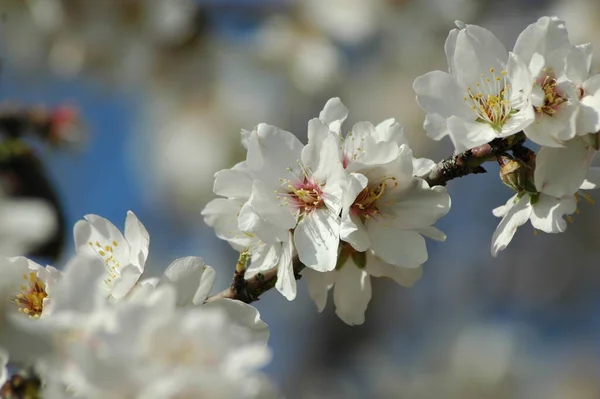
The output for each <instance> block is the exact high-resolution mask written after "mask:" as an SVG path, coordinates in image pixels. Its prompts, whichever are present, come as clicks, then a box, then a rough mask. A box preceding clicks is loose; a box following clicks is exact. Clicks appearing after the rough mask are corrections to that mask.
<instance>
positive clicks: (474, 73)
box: [413, 22, 535, 152]
mask: <svg viewBox="0 0 600 399" xmlns="http://www.w3.org/2000/svg"><path fill="white" fill-rule="evenodd" d="M457 26H459V29H454V30H452V31H450V34H449V35H448V38H447V39H446V45H445V50H446V56H447V59H448V70H449V73H448V72H443V71H433V72H429V73H427V74H425V75H423V76H420V77H418V78H417V79H416V80H415V82H414V84H413V89H414V90H415V92H416V94H417V102H418V103H419V106H420V107H421V108H422V109H423V110H424V111H425V112H426V113H427V116H426V118H425V124H424V127H425V130H426V131H427V133H428V135H429V136H430V137H431V138H433V139H434V140H440V139H442V138H443V137H445V136H450V138H451V139H452V142H453V144H454V147H455V148H456V151H458V152H462V151H465V150H468V149H471V148H473V147H476V146H479V145H482V144H485V143H488V142H490V141H492V140H493V139H495V138H500V137H508V136H511V135H513V134H515V133H517V132H519V131H521V130H523V129H524V128H526V127H527V126H529V125H530V124H531V123H532V122H533V121H534V118H535V115H534V110H533V108H532V107H531V103H530V97H531V90H532V88H531V75H530V72H529V69H528V68H527V65H526V64H525V63H524V62H523V60H522V59H521V58H520V57H519V56H518V55H517V54H514V53H509V52H507V51H506V48H505V47H504V45H503V44H502V43H501V42H500V41H499V40H498V39H497V38H496V37H495V36H494V35H493V34H492V33H491V32H490V31H488V30H486V29H484V28H481V27H479V26H476V25H465V24H463V23H461V22H457Z"/></svg>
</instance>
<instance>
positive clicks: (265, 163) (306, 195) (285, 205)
mask: <svg viewBox="0 0 600 399" xmlns="http://www.w3.org/2000/svg"><path fill="white" fill-rule="evenodd" d="M317 129H327V127H326V126H325V125H324V124H323V122H322V121H320V120H318V119H313V120H311V121H310V122H309V138H310V137H311V136H312V135H313V132H314V131H315V130H317ZM246 166H247V168H248V171H249V173H250V175H251V176H252V178H253V179H254V182H253V186H252V194H251V196H250V198H249V199H248V201H247V202H246V203H245V204H244V206H243V207H242V210H241V211H240V215H239V219H238V222H239V227H240V230H242V231H244V232H246V233H250V234H256V235H257V236H258V237H259V238H260V239H261V240H262V241H264V242H267V243H271V242H274V241H275V242H281V243H283V247H284V248H283V250H282V251H283V252H282V253H283V255H282V256H284V257H285V259H286V262H287V264H283V263H282V262H280V273H282V270H281V269H282V268H285V269H286V270H285V273H286V274H285V275H284V276H283V277H284V279H285V280H284V279H280V278H278V281H277V284H285V285H279V286H278V287H277V288H278V289H279V288H281V289H283V290H284V291H285V292H283V291H282V293H284V295H285V296H286V297H287V298H288V299H293V297H295V280H294V276H293V272H292V262H291V259H292V257H291V254H292V252H291V251H292V250H293V248H292V247H291V245H290V244H289V243H290V238H291V240H292V241H293V246H294V248H295V249H296V251H297V253H298V257H299V259H300V261H301V262H302V263H303V264H304V265H305V266H306V267H308V268H311V269H315V270H317V271H330V270H333V269H334V268H335V264H336V261H337V252H338V245H339V214H340V210H341V197H342V187H343V185H344V184H345V176H346V175H345V172H344V170H343V168H342V163H341V160H340V158H339V150H338V147H337V141H336V138H335V137H334V136H333V135H331V136H329V137H326V138H325V139H324V140H323V141H321V142H320V143H319V145H316V144H309V145H307V146H306V147H304V146H303V145H302V143H300V141H299V140H298V139H297V138H296V137H295V136H294V135H293V134H291V133H289V132H286V131H283V130H281V129H278V128H276V127H274V126H269V125H266V124H260V125H258V126H257V128H256V130H254V131H253V132H252V133H251V135H250V137H249V138H248V155H247V159H246ZM292 229H293V237H290V236H289V232H290V230H292Z"/></svg>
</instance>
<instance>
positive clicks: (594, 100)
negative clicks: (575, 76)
mask: <svg viewBox="0 0 600 399" xmlns="http://www.w3.org/2000/svg"><path fill="white" fill-rule="evenodd" d="M583 90H584V93H585V96H584V97H583V98H582V99H581V101H580V103H579V104H580V109H579V114H578V115H577V133H578V135H582V134H585V133H596V132H598V131H600V75H594V76H592V77H591V78H590V79H588V80H587V81H585V83H584V84H583Z"/></svg>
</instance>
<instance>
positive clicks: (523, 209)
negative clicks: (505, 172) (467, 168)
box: [491, 168, 600, 256]
mask: <svg viewBox="0 0 600 399" xmlns="http://www.w3.org/2000/svg"><path fill="white" fill-rule="evenodd" d="M598 172H599V170H598V168H591V169H590V171H589V173H588V176H587V179H586V180H585V181H584V182H583V184H581V186H580V187H579V188H580V189H581V190H589V189H594V188H597V187H598V183H599V182H600V179H599V174H598ZM547 183H548V182H546V181H539V180H537V181H535V186H536V189H537V190H538V193H537V194H534V193H525V192H522V193H520V194H519V193H517V194H515V195H514V196H513V197H511V198H510V199H509V200H508V201H507V202H506V204H505V205H502V206H500V207H498V208H496V209H494V210H493V211H492V212H493V213H494V216H496V217H501V218H502V221H500V224H499V225H498V227H497V228H496V231H495V232H494V235H493V237H492V247H491V250H492V255H493V256H497V255H498V252H499V251H502V250H503V249H504V248H506V247H507V246H508V244H509V243H510V241H511V240H512V238H513V237H514V235H515V233H516V232H517V229H518V228H519V227H520V226H522V225H523V224H525V223H526V222H527V221H528V220H530V221H531V225H532V226H533V227H534V228H535V229H538V230H541V231H543V232H545V233H562V232H564V231H565V230H566V228H567V221H566V220H565V219H564V217H565V216H567V215H571V214H573V213H574V212H576V211H577V201H578V199H579V197H583V198H586V199H589V197H588V195H587V194H583V193H580V192H571V193H568V192H564V191H562V192H561V191H554V190H553V188H554V186H553V185H551V184H549V183H548V184H547ZM546 184H547V185H546ZM547 190H550V192H551V193H548V191H547ZM555 194H556V195H555ZM567 219H569V217H568V216H567Z"/></svg>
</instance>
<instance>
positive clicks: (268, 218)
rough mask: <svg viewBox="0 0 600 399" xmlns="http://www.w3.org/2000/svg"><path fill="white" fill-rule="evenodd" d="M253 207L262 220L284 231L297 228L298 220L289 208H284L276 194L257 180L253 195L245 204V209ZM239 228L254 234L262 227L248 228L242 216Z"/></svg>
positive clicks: (253, 187)
mask: <svg viewBox="0 0 600 399" xmlns="http://www.w3.org/2000/svg"><path fill="white" fill-rule="evenodd" d="M247 207H251V208H252V210H253V211H254V212H255V213H256V214H257V215H258V216H260V220H259V221H256V220H255V222H261V221H264V222H266V223H270V224H272V225H274V226H277V227H280V228H282V229H292V228H294V226H296V218H295V217H294V216H293V215H292V214H291V213H290V211H289V210H288V208H287V207H285V206H282V205H281V204H280V203H279V201H278V200H277V196H276V194H274V193H273V192H272V191H269V189H268V188H267V186H266V185H265V183H263V182H262V181H260V180H255V181H254V184H253V186H252V195H251V196H250V198H249V199H248V202H246V204H244V207H243V208H242V211H243V210H244V208H247ZM239 227H240V230H242V231H247V232H250V233H254V232H257V231H259V230H260V228H261V226H248V225H245V224H242V219H241V214H240V219H239Z"/></svg>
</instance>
